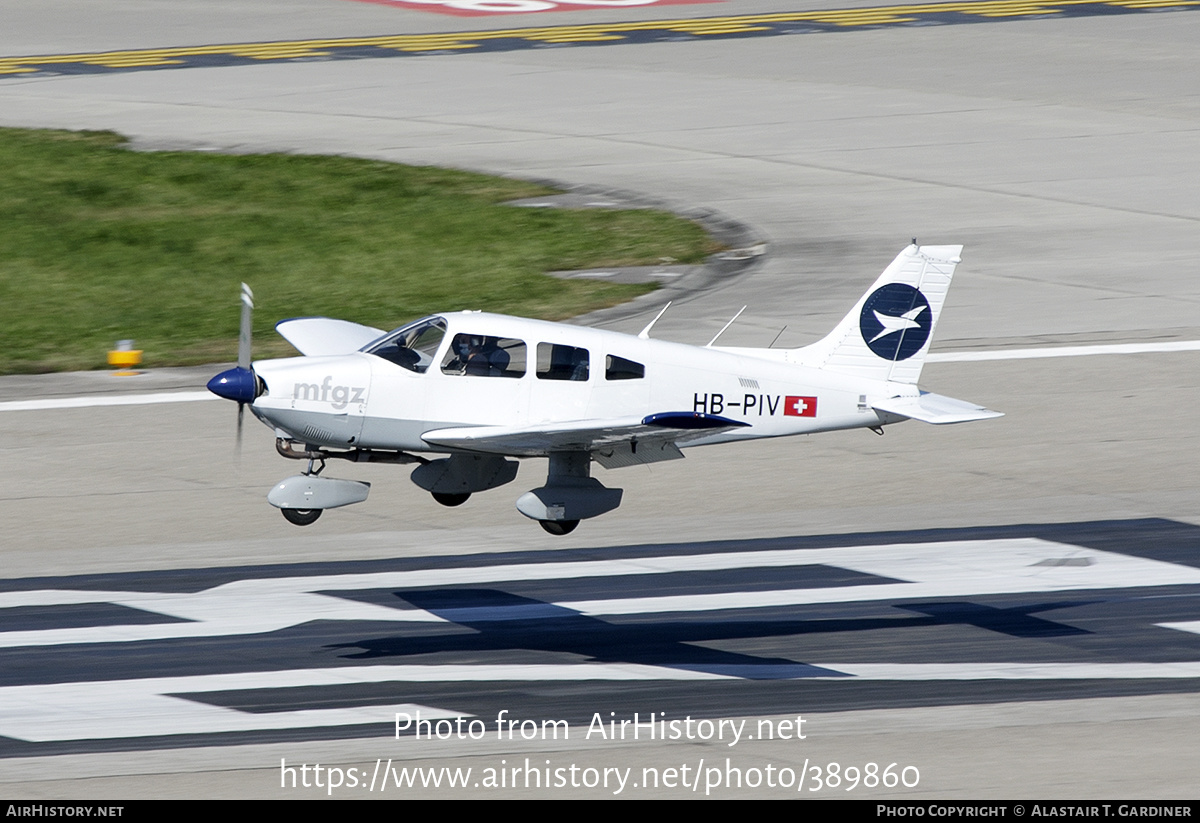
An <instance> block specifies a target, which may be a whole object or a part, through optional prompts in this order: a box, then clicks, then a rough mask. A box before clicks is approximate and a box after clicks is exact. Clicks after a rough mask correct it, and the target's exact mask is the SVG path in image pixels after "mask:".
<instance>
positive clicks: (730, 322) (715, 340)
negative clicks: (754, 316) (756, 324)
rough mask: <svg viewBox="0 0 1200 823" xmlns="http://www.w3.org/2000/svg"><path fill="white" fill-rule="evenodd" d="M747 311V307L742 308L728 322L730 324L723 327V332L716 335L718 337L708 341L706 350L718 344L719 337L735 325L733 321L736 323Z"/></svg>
mask: <svg viewBox="0 0 1200 823" xmlns="http://www.w3.org/2000/svg"><path fill="white" fill-rule="evenodd" d="M745 310H746V307H745V306H742V308H741V309H740V310H739V311H738V313H737V314H735V315H734V316H733V317H731V318H729V322H728V323H726V324H725V325H724V326H722V327H721V330H720V331H719V332H717V335H716V337H714V338H713V339H712V340H709V341H708V346H705V347H704V348H706V349H707V348H708V347H709V346H711V345H712V344H713V343H716V342H717V337H720V336H721V335H723V334H724V333H725V330H726V329H727V328H729V327H730V326H732V325H733V321H734V320H737V319H738V318H739V317H741V316H742V312H744V311H745Z"/></svg>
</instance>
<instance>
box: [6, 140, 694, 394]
mask: <svg viewBox="0 0 1200 823" xmlns="http://www.w3.org/2000/svg"><path fill="white" fill-rule="evenodd" d="M124 144H125V141H124V139H123V138H121V137H120V136H119V135H115V134H112V133H108V132H54V131H21V130H12V129H0V169H4V173H3V174H0V350H2V351H3V352H4V355H5V356H4V359H3V361H2V362H0V373H10V374H11V373H19V372H24V373H28V372H44V371H62V370H71V369H92V368H104V366H105V353H106V352H107V351H108V349H110V348H112V346H113V344H114V342H115V341H116V340H117V339H118V338H133V339H134V340H136V342H137V346H138V348H141V349H143V350H144V351H145V353H146V354H145V359H146V365H147V366H150V367H156V366H174V365H189V364H196V363H210V362H214V361H220V360H231V359H233V358H234V356H235V353H236V349H237V323H238V321H237V313H238V308H237V299H238V298H237V295H238V289H239V286H238V284H239V283H240V282H241V281H245V282H246V283H249V284H250V287H251V288H253V289H254V294H255V302H256V306H257V308H256V311H255V329H254V331H255V357H256V358H257V357H266V356H271V355H286V354H290V353H294V352H293V350H292V349H291V347H290V346H288V345H287V343H286V342H284V341H283V340H282V339H281V338H279V337H278V336H277V335H275V334H274V332H273V326H274V323H275V322H276V321H278V320H280V319H283V318H285V317H295V316H303V315H329V316H332V317H341V318H344V319H347V320H353V321H355V322H359V323H366V324H368V325H373V326H378V327H379V328H385V329H390V328H393V327H395V326H398V325H400V324H401V323H403V322H406V321H408V320H411V319H413V318H416V317H420V316H422V315H425V314H429V313H431V312H435V311H453V310H457V309H484V310H486V311H495V312H502V313H508V314H520V315H524V316H530V317H540V318H544V319H551V320H554V319H562V318H564V317H570V316H572V315H576V314H580V313H582V312H586V311H591V310H593V309H597V308H602V307H605V306H610V305H614V304H616V303H620V302H622V301H625V300H628V299H630V298H632V297H634V296H636V295H637V294H641V293H644V292H645V291H647V289H648V287H644V286H619V285H614V284H608V283H598V282H590V281H573V280H559V279H557V278H552V277H548V276H546V275H545V274H543V272H546V271H553V270H558V269H575V268H594V267H601V266H628V265H645V264H651V263H654V262H657V261H658V260H659V259H661V258H663V257H672V258H675V259H676V260H678V261H680V262H684V263H695V262H700V261H701V260H702V259H703V258H704V257H705V256H706V255H707V254H709V253H711V252H712V251H714V250H715V246H714V244H713V242H712V240H711V239H710V238H709V237H708V236H707V235H706V234H705V233H704V231H703V230H702V229H700V227H699V226H697V225H695V224H693V223H690V222H688V221H685V220H682V219H680V218H677V217H675V216H673V215H670V214H666V213H662V212H654V211H641V210H638V211H564V210H558V209H521V208H512V207H508V206H503V205H499V204H501V203H503V202H504V201H507V200H514V199H517V198H522V197H535V196H540V195H544V194H547V193H549V190H547V189H545V188H543V187H541V186H538V185H535V184H530V183H525V182H521V181H517V180H507V179H504V178H497V177H488V176H484V175H477V174H470V173H466V172H458V171H451V170H447V169H438V168H428V167H412V166H400V165H396V164H392V163H383V162H378V161H371V160H357V159H352V158H344V157H307V156H295V155H281V154H272V155H240V156H228V155H218V154H208V153H188V152H161V153H142V152H131V151H128V150H126V149H125V148H124Z"/></svg>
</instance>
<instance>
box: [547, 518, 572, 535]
mask: <svg viewBox="0 0 1200 823" xmlns="http://www.w3.org/2000/svg"><path fill="white" fill-rule="evenodd" d="M538 523H540V524H541V526H542V528H543V529H545V530H546V531H548V532H549V533H550V534H553V535H555V536H557V537H562V536H563V535H564V534H570V533H571V532H573V531H575V527H576V526H578V525H579V521H578V520H539V521H538Z"/></svg>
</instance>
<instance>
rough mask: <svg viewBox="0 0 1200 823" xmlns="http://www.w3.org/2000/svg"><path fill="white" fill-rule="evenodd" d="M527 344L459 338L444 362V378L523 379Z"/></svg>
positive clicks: (482, 337) (474, 336)
mask: <svg viewBox="0 0 1200 823" xmlns="http://www.w3.org/2000/svg"><path fill="white" fill-rule="evenodd" d="M525 359H526V358H525V341H524V340H517V339H516V338H512V337H489V336H486V335H482V334H456V335H454V339H453V340H452V341H450V350H449V351H448V352H446V356H445V358H443V359H442V373H443V374H465V375H468V376H473V377H521V376H522V375H524V374H525Z"/></svg>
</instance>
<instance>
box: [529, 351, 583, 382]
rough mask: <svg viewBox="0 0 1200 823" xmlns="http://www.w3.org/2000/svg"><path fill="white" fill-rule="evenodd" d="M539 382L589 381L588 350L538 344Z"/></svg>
mask: <svg viewBox="0 0 1200 823" xmlns="http://www.w3.org/2000/svg"><path fill="white" fill-rule="evenodd" d="M537 376H538V379H539V380H587V379H588V350H587V349H580V348H576V347H575V346H560V345H558V344H556V343H538V347H537Z"/></svg>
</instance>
